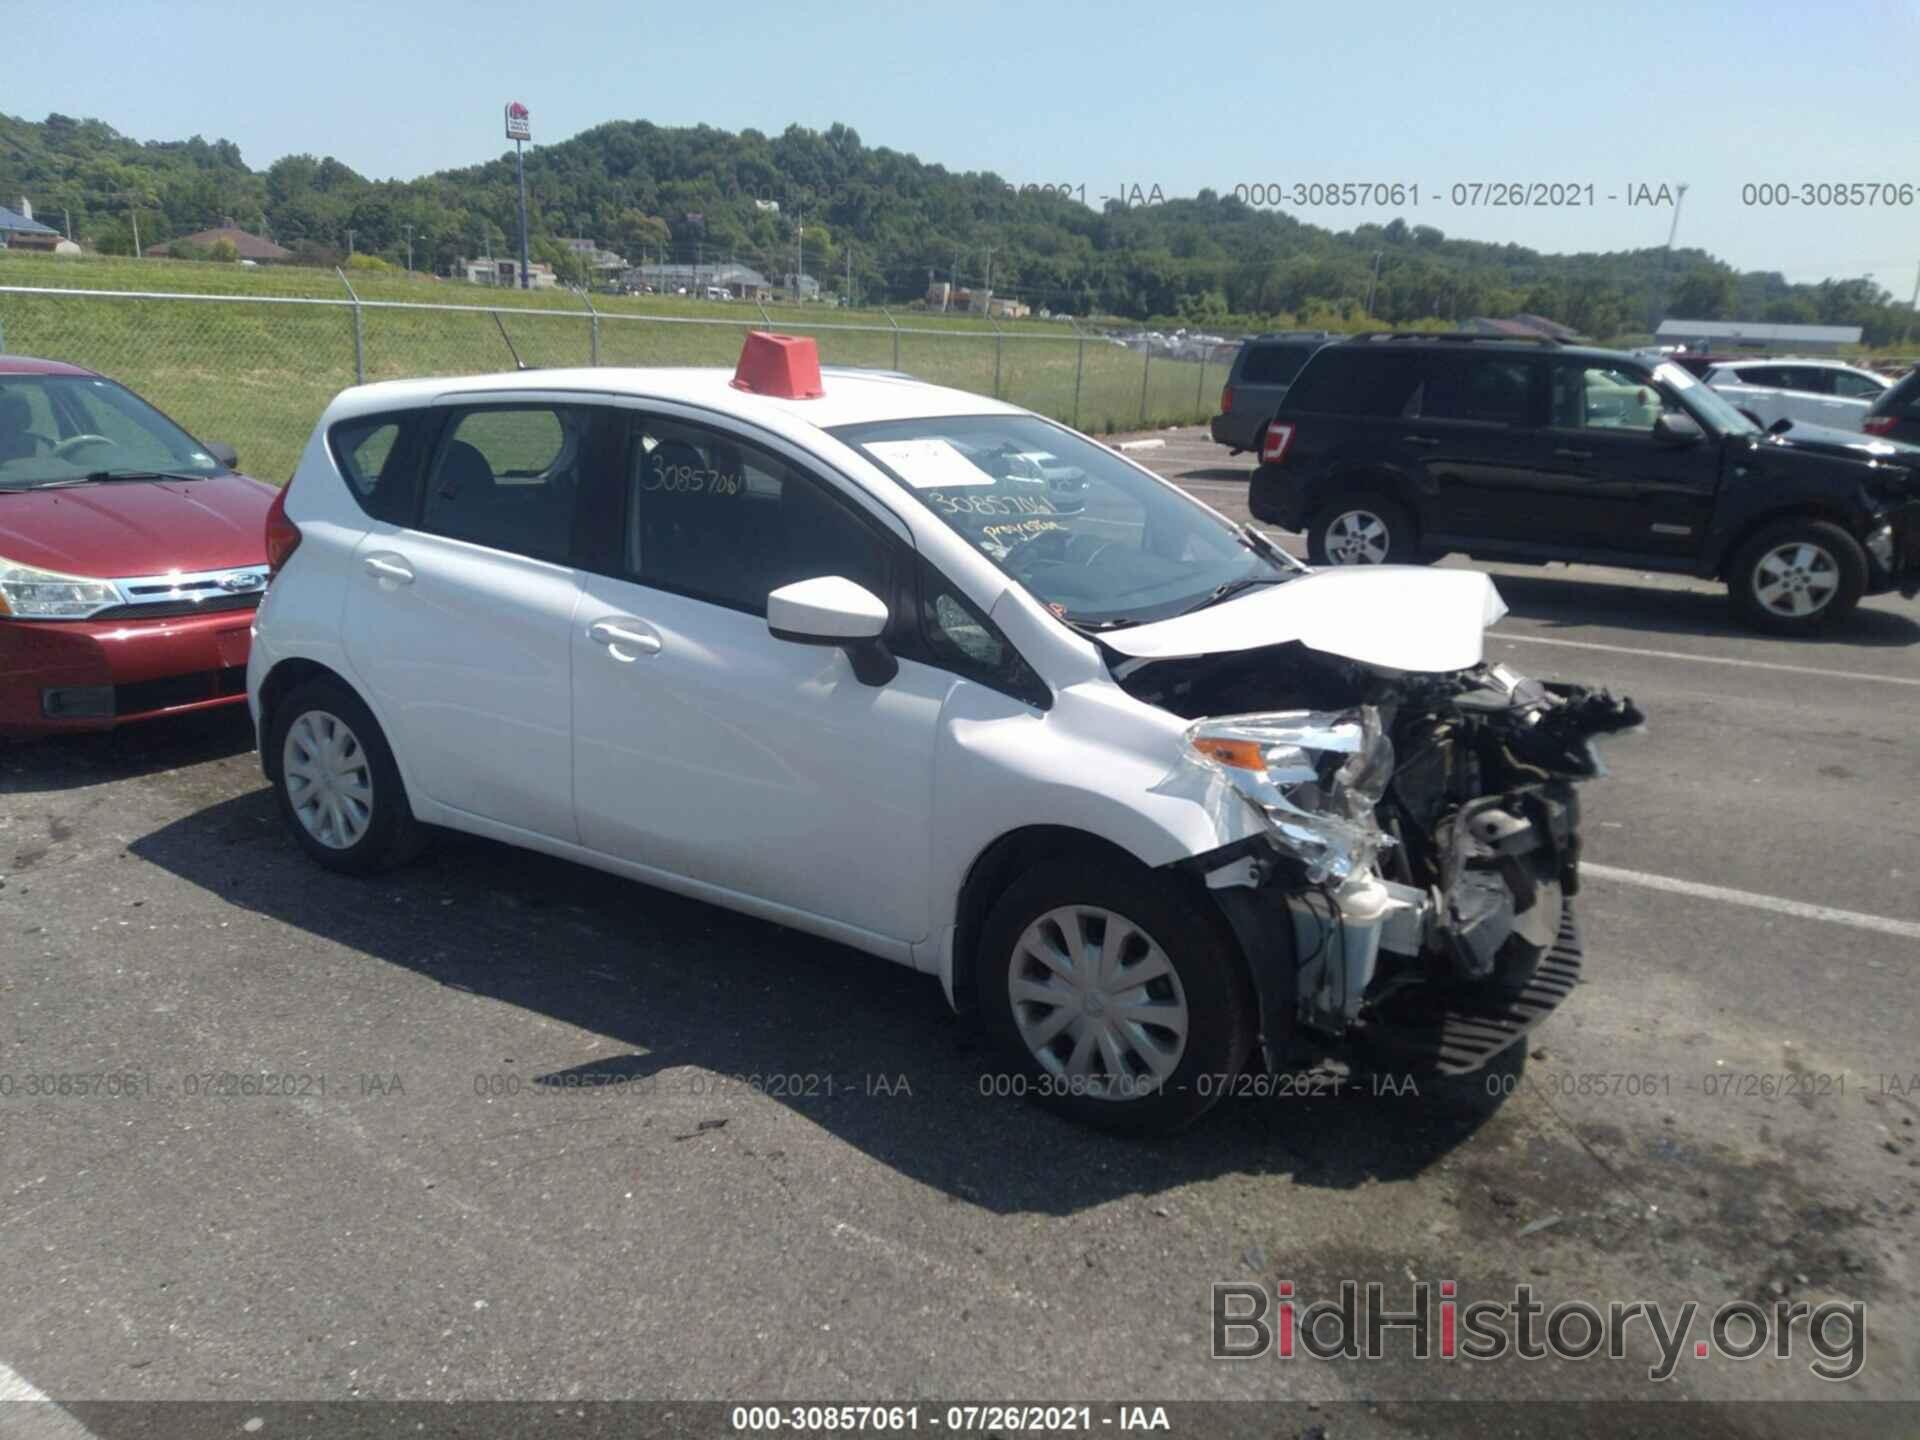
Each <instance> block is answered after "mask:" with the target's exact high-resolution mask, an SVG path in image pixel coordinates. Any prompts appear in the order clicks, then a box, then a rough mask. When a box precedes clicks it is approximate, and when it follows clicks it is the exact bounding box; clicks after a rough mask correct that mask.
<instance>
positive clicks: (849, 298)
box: [847, 241, 853, 310]
mask: <svg viewBox="0 0 1920 1440" xmlns="http://www.w3.org/2000/svg"><path fill="white" fill-rule="evenodd" d="M847 308H848V309H849V310H851V309H852V308H853V242H852V241H848V242H847Z"/></svg>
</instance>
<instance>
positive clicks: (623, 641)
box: [587, 620, 660, 660]
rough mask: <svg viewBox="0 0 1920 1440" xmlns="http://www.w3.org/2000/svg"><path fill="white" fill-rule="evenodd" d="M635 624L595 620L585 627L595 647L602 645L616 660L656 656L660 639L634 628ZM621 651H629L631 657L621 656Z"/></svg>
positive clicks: (648, 632) (631, 622)
mask: <svg viewBox="0 0 1920 1440" xmlns="http://www.w3.org/2000/svg"><path fill="white" fill-rule="evenodd" d="M634 624H635V622H633V621H626V622H624V623H623V622H621V621H618V620H596V621H594V622H593V624H591V625H589V626H588V627H587V638H588V639H589V640H591V641H593V642H594V643H595V644H596V645H604V646H606V647H607V649H608V650H610V651H612V652H613V656H614V658H615V659H616V660H631V659H633V658H635V656H637V655H658V654H659V653H660V637H659V636H658V635H655V634H653V633H651V632H650V631H646V630H637V629H635V628H634ZM622 649H627V650H631V651H633V652H634V654H633V655H622V654H621V653H620V651H621V650H622Z"/></svg>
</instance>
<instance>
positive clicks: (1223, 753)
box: [1187, 735, 1267, 772]
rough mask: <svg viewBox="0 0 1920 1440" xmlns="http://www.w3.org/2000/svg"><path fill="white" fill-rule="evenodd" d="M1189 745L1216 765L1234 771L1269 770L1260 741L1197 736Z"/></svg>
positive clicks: (1218, 736)
mask: <svg viewBox="0 0 1920 1440" xmlns="http://www.w3.org/2000/svg"><path fill="white" fill-rule="evenodd" d="M1187 743H1188V744H1190V745H1191V746H1193V748H1194V749H1195V750H1197V751H1199V752H1200V753H1201V754H1202V755H1204V756H1206V757H1207V758H1208V759H1209V760H1211V761H1213V762H1214V763H1215V764H1218V765H1225V766H1227V767H1228V768H1230V769H1233V770H1253V771H1256V772H1258V771H1264V770H1265V769H1266V768H1267V760H1266V756H1265V755H1264V754H1263V753H1262V752H1261V749H1260V745H1259V742H1258V741H1254V740H1230V739H1228V738H1227V737H1225V736H1222V735H1195V736H1194V737H1193V738H1192V739H1190V740H1189V741H1188V742H1187Z"/></svg>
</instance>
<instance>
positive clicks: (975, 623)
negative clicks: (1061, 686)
mask: <svg viewBox="0 0 1920 1440" xmlns="http://www.w3.org/2000/svg"><path fill="white" fill-rule="evenodd" d="M920 633H921V637H922V639H923V640H925V642H926V646H927V658H928V659H929V660H931V661H932V662H933V663H934V664H935V665H938V666H939V667H940V668H941V669H943V670H951V671H952V672H953V673H954V674H956V675H964V676H965V677H966V678H968V679H969V680H977V681H979V682H980V683H981V684H982V685H987V686H991V687H992V688H993V689H995V690H999V691H1002V692H1004V693H1006V694H1008V695H1012V696H1013V697H1014V698H1015V699H1019V700H1025V701H1026V702H1027V703H1028V704H1030V705H1038V706H1040V707H1041V708H1042V709H1046V708H1048V707H1049V706H1051V705H1052V703H1053V697H1052V695H1051V694H1049V693H1048V691H1047V687H1046V685H1045V683H1044V682H1043V681H1042V680H1041V679H1040V677H1039V676H1038V675H1036V674H1035V673H1034V672H1033V669H1032V668H1031V667H1030V666H1029V665H1028V664H1027V662H1026V661H1025V660H1024V659H1023V658H1022V657H1021V655H1020V652H1019V651H1017V650H1015V649H1014V648H1013V646H1012V644H1011V643H1009V642H1008V640H1007V638H1006V636H1004V635H1002V634H1001V633H1000V630H999V628H998V627H997V626H996V625H995V624H994V623H993V621H991V620H989V619H988V618H987V617H986V616H985V615H982V614H981V613H980V611H979V610H978V609H976V608H975V607H974V605H973V604H972V602H971V601H969V600H968V599H967V598H966V597H965V596H963V595H962V594H961V593H960V592H959V590H958V589H956V588H955V587H954V586H953V585H952V584H951V583H949V581H948V580H947V578H946V577H945V576H944V575H942V574H941V573H940V572H939V571H938V570H935V569H934V568H933V567H932V566H931V565H929V564H927V563H926V562H925V561H922V562H921V564H920Z"/></svg>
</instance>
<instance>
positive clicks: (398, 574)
mask: <svg viewBox="0 0 1920 1440" xmlns="http://www.w3.org/2000/svg"><path fill="white" fill-rule="evenodd" d="M361 564H363V565H365V566H366V567H367V574H369V575H371V576H372V577H373V578H374V579H376V580H379V581H383V582H385V583H387V584H392V585H411V584H412V583H413V570H412V567H410V566H409V565H408V564H407V562H406V561H404V560H402V559H401V558H400V557H399V556H398V555H369V556H367V557H366V559H364V560H363V561H361Z"/></svg>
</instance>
